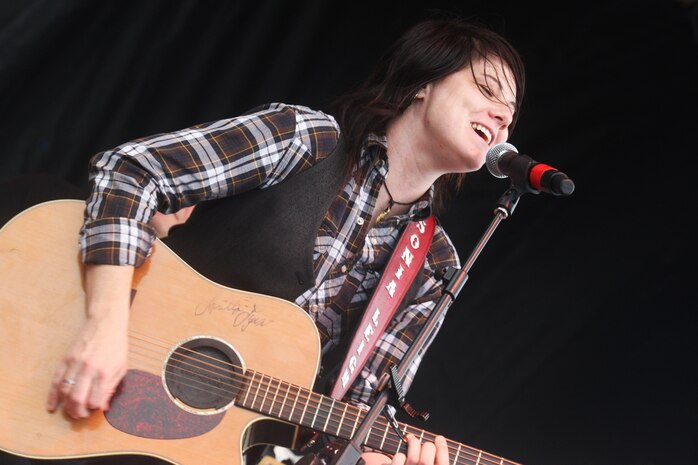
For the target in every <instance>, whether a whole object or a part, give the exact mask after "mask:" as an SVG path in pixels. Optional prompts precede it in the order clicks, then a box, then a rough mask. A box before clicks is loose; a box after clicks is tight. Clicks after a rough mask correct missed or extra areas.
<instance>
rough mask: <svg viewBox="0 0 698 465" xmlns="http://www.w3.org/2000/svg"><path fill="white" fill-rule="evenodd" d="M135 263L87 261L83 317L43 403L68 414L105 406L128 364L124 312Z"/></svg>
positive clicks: (79, 415) (126, 313)
mask: <svg viewBox="0 0 698 465" xmlns="http://www.w3.org/2000/svg"><path fill="white" fill-rule="evenodd" d="M132 279H133V267H130V266H114V265H87V266H86V282H85V283H86V288H85V295H86V320H85V324H84V326H83V328H82V330H81V331H80V333H79V334H78V336H77V339H76V340H75V342H74V343H73V345H72V346H71V348H70V349H69V351H68V353H67V354H66V355H65V357H64V358H63V361H62V362H61V363H60V364H59V366H58V367H56V371H55V372H54V375H53V379H52V382H51V387H50V391H49V395H48V400H47V404H46V407H47V409H48V410H49V411H50V412H55V411H56V410H57V409H58V408H59V407H60V406H61V405H63V410H64V411H65V413H66V414H67V415H69V416H70V417H72V418H75V419H78V418H85V417H87V416H89V415H90V411H91V410H95V409H102V410H108V408H109V401H110V400H111V397H112V396H113V395H114V392H116V388H117V386H118V385H119V382H121V379H122V378H123V377H124V375H125V374H126V370H127V366H128V316H129V306H130V293H131V282H132Z"/></svg>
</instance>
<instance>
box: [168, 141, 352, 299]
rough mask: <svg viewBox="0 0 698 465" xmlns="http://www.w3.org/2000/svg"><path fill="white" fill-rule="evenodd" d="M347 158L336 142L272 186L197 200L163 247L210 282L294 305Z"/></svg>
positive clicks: (306, 282) (306, 283)
mask: <svg viewBox="0 0 698 465" xmlns="http://www.w3.org/2000/svg"><path fill="white" fill-rule="evenodd" d="M346 160H347V154H346V150H344V146H343V144H342V143H341V142H340V143H339V144H338V145H337V147H335V149H334V151H333V152H332V153H331V154H330V155H329V156H328V157H327V158H325V159H323V160H321V161H320V162H318V163H316V164H315V165H313V166H312V167H310V168H308V169H306V170H305V171H303V172H302V173H300V174H297V175H295V176H292V177H290V178H288V179H285V180H284V181H282V182H280V183H278V184H276V185H274V186H271V187H269V188H266V189H254V190H251V191H249V192H245V193H243V194H240V195H235V196H231V197H226V198H223V199H219V200H212V201H207V202H202V203H201V204H199V205H197V206H196V208H195V209H194V212H193V213H192V215H191V217H189V219H188V220H187V222H186V223H185V224H183V225H179V226H176V227H174V228H172V230H171V231H170V234H169V237H167V238H166V239H165V240H164V242H165V243H166V244H167V245H168V246H169V247H170V248H172V250H174V252H175V253H177V255H179V256H180V257H181V258H182V259H183V260H184V261H185V262H187V263H188V264H189V265H190V266H191V267H192V268H194V269H195V270H197V271H198V272H199V273H201V274H202V275H204V276H206V277H207V278H209V279H211V280H212V281H214V282H217V283H219V284H222V285H224V286H228V287H233V288H236V289H243V290H246V291H251V292H257V293H260V294H266V295H272V296H276V297H280V298H282V299H286V300H290V301H293V300H295V298H296V297H298V296H299V295H300V294H302V293H303V292H304V291H305V290H306V289H308V288H309V287H310V286H311V285H312V283H313V281H314V274H313V250H314V246H315V239H316V238H317V233H318V230H319V228H320V224H321V223H322V220H323V218H324V216H325V213H326V212H327V210H328V209H329V207H330V205H331V203H332V201H333V200H334V199H335V197H336V194H337V192H338V190H339V189H340V188H341V187H342V186H343V181H344V180H345V167H346V163H347V161H346Z"/></svg>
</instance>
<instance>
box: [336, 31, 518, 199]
mask: <svg viewBox="0 0 698 465" xmlns="http://www.w3.org/2000/svg"><path fill="white" fill-rule="evenodd" d="M479 59H484V60H486V61H492V60H494V59H501V60H502V61H503V63H504V64H505V65H506V66H508V67H509V69H510V70H511V72H512V75H513V78H514V82H515V85H516V108H515V110H516V111H515V113H514V118H515V119H514V121H512V124H511V126H510V129H513V127H514V124H515V122H516V118H517V117H518V114H519V110H520V108H521V101H522V99H523V94H524V87H525V78H524V66H523V61H522V60H521V57H520V56H519V53H518V52H517V51H516V50H515V49H514V47H513V46H512V45H511V44H510V43H509V42H508V41H507V40H506V39H504V38H503V37H502V36H500V35H499V34H498V33H496V32H494V31H493V30H491V29H489V28H487V27H485V26H482V25H479V24H476V23H474V22H472V23H471V22H466V21H465V20H462V19H454V18H448V19H429V20H426V21H422V22H420V23H417V24H416V25H414V26H412V27H411V28H410V29H409V30H408V31H407V32H406V33H404V34H403V35H402V36H401V37H400V38H399V39H398V40H397V41H396V42H395V43H394V44H393V45H392V47H390V48H389V49H388V50H387V52H386V53H385V54H384V55H383V57H382V58H381V59H380V60H379V61H378V63H377V64H376V66H375V68H374V69H373V72H372V73H371V75H370V76H369V77H368V79H367V80H366V81H365V82H364V83H363V85H361V86H360V87H359V88H358V89H357V90H355V91H354V92H351V93H349V94H347V95H345V96H343V97H340V98H339V99H337V100H336V101H335V102H334V114H335V116H336V118H337V121H338V122H339V125H340V128H341V129H342V134H343V139H344V141H345V144H346V147H347V150H348V151H349V156H350V158H351V163H352V166H354V165H355V164H356V163H357V162H358V160H359V157H360V154H361V148H362V145H363V143H364V141H365V139H366V137H367V136H368V134H369V133H375V134H385V131H386V128H387V125H388V122H389V121H390V120H392V119H393V118H395V117H396V116H398V115H400V114H401V113H402V112H403V111H405V109H406V108H407V107H408V106H409V105H410V104H411V103H412V100H413V98H414V95H415V94H416V93H417V92H418V91H419V90H420V89H421V88H423V87H424V86H426V85H427V84H429V83H432V82H436V81H438V80H440V79H443V78H445V77H446V76H448V75H450V74H452V73H454V72H457V71H460V70H461V69H464V68H466V67H470V68H471V69H473V66H472V65H473V63H474V62H475V61H476V60H479ZM500 80H501V82H502V84H503V85H504V84H505V83H506V82H507V81H506V79H503V78H502V79H500ZM483 92H484V91H483ZM488 97H489V98H492V97H490V96H488ZM464 177H465V175H464V174H462V173H453V174H448V175H445V176H442V177H441V178H440V179H439V180H438V181H437V182H436V194H435V206H436V207H437V208H438V207H441V206H443V203H444V202H445V200H447V198H449V197H451V196H452V195H455V194H456V193H457V192H458V190H459V189H460V188H461V186H462V184H463V180H464Z"/></svg>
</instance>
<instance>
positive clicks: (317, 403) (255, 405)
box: [236, 370, 519, 465]
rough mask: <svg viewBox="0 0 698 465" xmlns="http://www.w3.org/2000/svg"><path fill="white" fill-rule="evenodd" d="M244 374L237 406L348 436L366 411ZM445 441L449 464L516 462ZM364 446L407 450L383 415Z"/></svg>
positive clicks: (418, 432)
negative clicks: (244, 379) (245, 380)
mask: <svg viewBox="0 0 698 465" xmlns="http://www.w3.org/2000/svg"><path fill="white" fill-rule="evenodd" d="M246 377H247V382H246V386H245V388H244V389H242V390H241V391H240V392H239V394H238V396H237V399H236V405H237V406H239V407H242V408H245V409H248V410H252V411H254V412H259V413H262V414H264V415H268V416H270V417H272V418H276V419H279V420H283V421H286V422H289V423H292V424H295V425H301V426H305V427H307V428H310V429H312V430H315V431H319V432H323V433H327V434H329V435H331V436H336V437H338V438H340V439H351V438H352V437H353V436H354V433H355V432H356V430H357V428H359V426H360V425H361V422H362V421H363V419H364V417H365V416H366V411H364V410H362V409H360V408H358V407H355V406H353V405H350V404H347V403H344V402H341V401H338V400H336V399H333V398H331V397H327V396H323V395H322V394H318V393H316V392H313V391H311V390H309V389H306V388H303V387H300V386H295V385H292V384H290V383H286V382H284V381H281V380H278V379H275V378H272V377H270V376H268V375H264V374H262V373H259V372H255V371H253V370H247V372H246ZM398 429H399V430H400V432H401V433H402V434H407V433H410V434H413V435H414V436H416V437H417V438H419V439H420V440H424V441H432V442H433V441H434V439H435V437H436V435H435V434H432V433H430V432H427V431H425V430H422V429H419V428H414V427H412V426H409V425H407V424H405V423H398ZM446 442H447V443H448V450H449V464H450V465H495V464H496V465H519V464H517V463H516V462H512V461H509V460H506V459H504V458H502V457H498V456H495V455H492V454H489V453H487V452H484V451H481V450H478V449H475V448H473V447H470V446H467V445H465V444H461V443H458V442H455V441H451V440H448V439H447V440H446ZM364 445H366V446H368V447H370V448H372V449H376V450H380V451H382V452H384V453H386V454H390V455H394V454H396V453H398V452H405V451H406V450H407V446H406V444H405V443H404V442H403V441H402V440H401V438H400V436H399V435H398V433H397V432H396V431H395V429H394V428H393V426H391V424H390V423H389V422H388V420H387V419H386V418H385V417H379V418H378V419H377V420H376V422H375V423H374V425H373V426H372V427H371V428H370V429H369V430H368V434H367V435H366V439H365V441H364Z"/></svg>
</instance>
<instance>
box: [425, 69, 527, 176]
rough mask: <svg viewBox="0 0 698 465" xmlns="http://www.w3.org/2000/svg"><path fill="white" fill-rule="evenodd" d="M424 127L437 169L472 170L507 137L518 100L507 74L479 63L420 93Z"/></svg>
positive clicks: (446, 170) (455, 171)
mask: <svg viewBox="0 0 698 465" xmlns="http://www.w3.org/2000/svg"><path fill="white" fill-rule="evenodd" d="M418 97H422V98H423V107H422V109H421V110H422V112H423V113H422V123H423V125H424V126H425V135H426V137H427V138H428V141H427V143H428V144H429V146H430V150H429V152H430V153H431V154H432V157H434V160H433V162H434V163H435V164H436V167H437V169H439V170H441V171H443V172H445V173H446V172H447V173H464V172H470V171H476V170H478V169H480V168H481V167H482V165H483V164H484V163H485V159H486V155H487V151H488V150H489V149H490V147H492V146H493V145H495V144H497V143H500V142H504V141H506V140H507V138H508V136H509V125H510V124H511V122H512V118H513V115H514V109H515V101H516V88H515V84H514V80H513V78H512V75H511V71H510V70H509V69H508V68H507V67H506V66H504V65H503V64H502V62H501V61H500V60H498V59H495V60H488V61H485V60H480V61H476V62H474V63H473V68H472V69H471V68H470V67H468V68H464V69H462V70H460V71H457V72H455V73H453V74H450V75H448V76H447V77H445V78H444V79H442V80H440V81H437V82H435V83H432V84H430V85H428V86H427V87H426V88H424V89H422V90H421V91H420V93H419V94H418Z"/></svg>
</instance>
